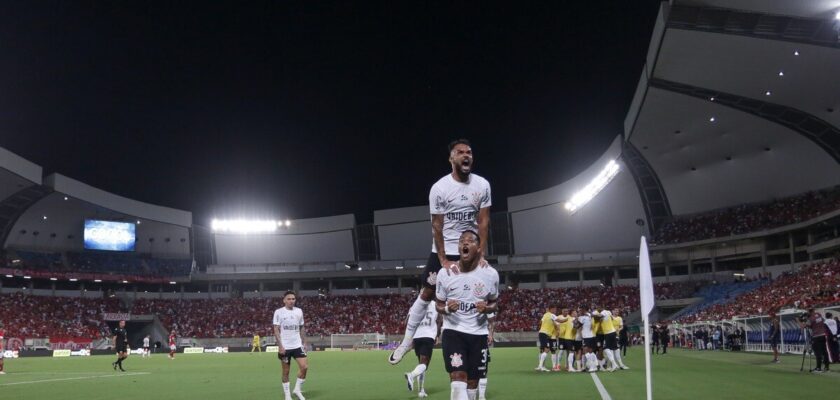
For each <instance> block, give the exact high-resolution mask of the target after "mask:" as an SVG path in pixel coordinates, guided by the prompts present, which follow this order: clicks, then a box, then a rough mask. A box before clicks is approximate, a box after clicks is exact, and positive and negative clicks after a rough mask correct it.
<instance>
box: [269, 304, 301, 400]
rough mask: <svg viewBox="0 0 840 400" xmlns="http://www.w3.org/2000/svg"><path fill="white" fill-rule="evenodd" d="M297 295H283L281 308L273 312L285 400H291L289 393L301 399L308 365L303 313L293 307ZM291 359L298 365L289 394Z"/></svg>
mask: <svg viewBox="0 0 840 400" xmlns="http://www.w3.org/2000/svg"><path fill="white" fill-rule="evenodd" d="M296 301H297V295H296V294H295V292H293V291H291V290H289V291H288V292H286V294H284V295H283V307H281V308H278V309H277V310H275V311H274V338H275V339H277V344H278V345H279V346H280V349H279V351H278V353H277V357H278V358H280V362H281V364H282V365H283V393H284V394H285V395H286V398H285V400H292V395H291V393H294V394H295V396H297V398H298V399H299V400H305V398H304V397H303V383H304V382H305V381H306V370H307V369H308V368H309V364H308V363H307V360H306V336H305V334H304V330H303V311H302V310H301V309H300V308H297V307H295V302H296ZM292 358H294V359H295V361H296V362H297V365H298V375H297V381H296V382H295V389H294V390H293V391H291V392H289V371H290V370H291V364H292Z"/></svg>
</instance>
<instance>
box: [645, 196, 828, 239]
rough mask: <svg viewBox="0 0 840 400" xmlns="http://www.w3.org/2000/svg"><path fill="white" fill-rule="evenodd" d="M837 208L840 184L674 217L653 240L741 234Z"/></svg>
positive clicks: (787, 223)
mask: <svg viewBox="0 0 840 400" xmlns="http://www.w3.org/2000/svg"><path fill="white" fill-rule="evenodd" d="M837 209H840V187H834V188H831V189H827V190H822V191H818V192H808V193H805V194H802V195H799V196H794V197H788V198H784V199H779V200H775V201H771V202H766V203H758V204H742V205H739V206H736V207H732V208H727V209H723V210H717V211H712V212H707V213H702V214H696V215H691V216H684V217H674V218H673V219H672V220H670V221H668V222H666V223H665V224H663V225H662V227H661V228H659V230H658V231H657V232H656V236H655V238H654V240H653V242H655V243H657V244H671V243H683V242H691V241H695V240H703V239H710V238H716V237H722V236H731V235H740V234H744V233H750V232H756V231H761V230H765V229H771V228H776V227H780V226H785V225H790V224H795V223H799V222H802V221H807V220H809V219H812V218H815V217H818V216H820V215H822V214H825V213H828V212H831V211H834V210H837Z"/></svg>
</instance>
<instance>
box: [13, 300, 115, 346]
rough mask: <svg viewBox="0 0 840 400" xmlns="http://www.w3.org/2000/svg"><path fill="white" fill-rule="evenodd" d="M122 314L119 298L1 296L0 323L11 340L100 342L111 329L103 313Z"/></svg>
mask: <svg viewBox="0 0 840 400" xmlns="http://www.w3.org/2000/svg"><path fill="white" fill-rule="evenodd" d="M119 311H121V305H120V302H119V300H118V299H116V298H107V299H84V298H67V297H51V296H31V295H25V294H22V293H14V294H3V295H0V321H3V322H4V324H5V329H6V336H7V337H20V338H48V337H54V336H63V337H67V336H71V337H78V338H89V339H99V338H101V337H103V332H105V330H106V329H107V325H105V323H104V322H103V321H101V320H100V318H101V314H102V313H104V312H119Z"/></svg>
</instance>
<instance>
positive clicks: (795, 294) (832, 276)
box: [679, 259, 840, 323]
mask: <svg viewBox="0 0 840 400" xmlns="http://www.w3.org/2000/svg"><path fill="white" fill-rule="evenodd" d="M837 303H840V261H838V260H836V259H835V260H832V261H828V262H820V263H815V264H811V265H808V266H804V267H802V268H800V269H799V270H798V271H796V272H787V273H785V274H783V275H782V276H780V277H779V278H777V279H776V280H774V281H773V282H771V283H769V284H767V285H764V286H761V287H759V288H758V289H756V290H753V291H750V292H748V293H744V294H742V295H740V296H738V297H735V298H732V299H731V301H729V302H725V303H721V304H715V305H713V306H711V307H709V308H706V309H703V310H701V311H699V312H697V313H693V314H689V315H686V316H684V317H682V318H680V320H679V322H682V323H691V322H694V321H720V320H726V319H731V318H733V317H738V316H748V315H766V314H767V313H769V312H771V311H777V310H779V309H782V308H786V307H794V308H799V309H805V308H808V307H822V306H828V305H834V304H837Z"/></svg>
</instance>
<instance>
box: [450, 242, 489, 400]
mask: <svg viewBox="0 0 840 400" xmlns="http://www.w3.org/2000/svg"><path fill="white" fill-rule="evenodd" d="M480 243H481V237H480V236H479V235H478V233H476V232H475V231H471V230H468V231H465V232H464V233H463V234H461V237H460V239H459V240H458V247H459V249H460V251H461V253H460V255H461V259H460V260H459V262H458V269H459V271H460V272H458V273H455V272H453V271H450V270H448V269H445V270H444V269H442V270H441V273H440V276H438V285H437V288H436V292H435V293H436V294H435V296H436V300H437V306H436V307H437V311H438V312H439V313H442V314H444V316H443V334H442V335H441V337H442V341H443V361H444V363H445V364H446V372H448V373H449V379H450V382H451V383H450V386H451V392H450V398H451V399H452V400H468V399H469V400H474V399H475V398H476V395H477V391H478V380H479V379H480V378H481V375H482V374H483V373H484V372H485V371H486V370H487V357H488V347H487V342H488V335H489V333H490V331H489V329H488V327H487V315H488V314H493V313H496V312H497V311H498V305H497V303H496V299H497V298H498V296H499V273H498V272H496V269H495V268H492V267H490V266H483V267H478V264H479V261H480V257H481V255H480V252H479V247H480V245H481V244H480Z"/></svg>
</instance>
